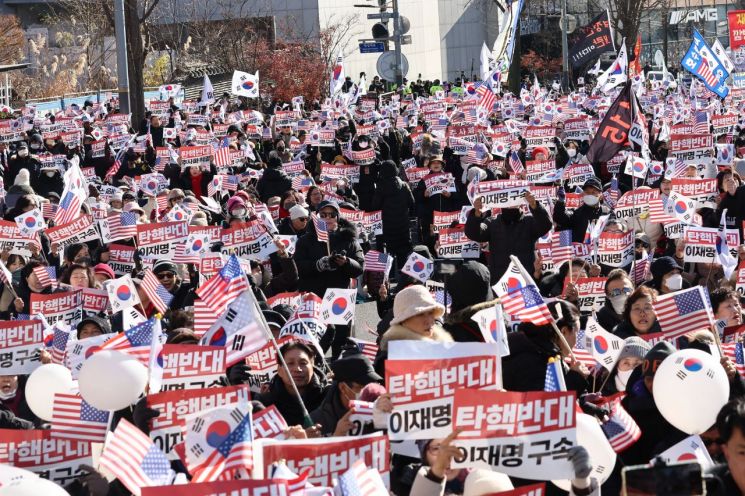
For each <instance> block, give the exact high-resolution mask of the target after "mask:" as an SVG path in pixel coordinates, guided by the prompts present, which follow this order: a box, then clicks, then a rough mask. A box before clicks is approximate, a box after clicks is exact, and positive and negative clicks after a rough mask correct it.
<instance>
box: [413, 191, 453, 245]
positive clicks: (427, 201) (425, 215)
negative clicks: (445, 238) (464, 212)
mask: <svg viewBox="0 0 745 496" xmlns="http://www.w3.org/2000/svg"><path fill="white" fill-rule="evenodd" d="M456 182H457V179H456ZM426 191H427V186H426V185H425V183H424V179H420V180H419V182H418V183H417V185H416V189H415V190H414V196H415V198H416V204H417V217H419V222H420V225H421V226H422V229H423V230H424V232H425V233H428V232H429V226H430V225H432V223H433V222H434V215H435V214H434V213H435V211H437V212H453V211H455V210H458V209H459V208H460V207H459V205H458V203H459V202H458V199H457V197H456V194H455V193H450V196H448V197H446V196H445V195H443V194H442V193H439V194H436V195H430V196H428V197H427V196H424V193H425V192H426Z"/></svg>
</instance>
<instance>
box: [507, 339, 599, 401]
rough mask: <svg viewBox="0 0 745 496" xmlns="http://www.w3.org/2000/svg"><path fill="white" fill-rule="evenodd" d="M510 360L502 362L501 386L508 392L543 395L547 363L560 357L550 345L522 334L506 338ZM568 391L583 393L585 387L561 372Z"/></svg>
mask: <svg viewBox="0 0 745 496" xmlns="http://www.w3.org/2000/svg"><path fill="white" fill-rule="evenodd" d="M507 344H508V345H509V348H510V354H509V356H506V357H503V358H502V382H503V384H504V388H505V389H506V390H507V391H543V387H544V384H545V380H546V365H548V359H549V358H552V357H556V356H557V355H559V353H560V352H559V349H558V348H557V347H556V345H555V344H554V343H553V342H552V341H548V340H544V339H542V338H541V337H539V336H534V335H533V334H532V333H530V334H526V333H525V332H523V331H518V332H510V333H508V334H507ZM564 380H565V382H566V386H567V391H576V392H577V393H578V395H579V394H580V393H582V392H584V391H585V390H586V389H587V387H588V383H587V380H585V378H584V377H582V375H581V374H579V373H577V372H575V371H573V370H569V369H567V368H566V367H565V368H564Z"/></svg>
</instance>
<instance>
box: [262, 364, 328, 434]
mask: <svg viewBox="0 0 745 496" xmlns="http://www.w3.org/2000/svg"><path fill="white" fill-rule="evenodd" d="M319 377H323V373H322V372H321V371H320V370H318V369H315V370H314V372H313V378H312V379H311V382H310V384H308V386H306V388H305V391H303V392H302V393H300V397H301V398H302V400H303V403H304V404H305V409H306V410H307V411H308V412H312V411H313V410H315V409H316V408H318V407H319V406H320V405H321V403H322V402H323V400H324V398H325V396H326V392H327V391H328V388H329V386H328V385H327V384H326V383H325V382H322V381H321V380H320V379H319ZM255 399H257V400H259V401H260V402H261V403H263V404H264V406H271V405H275V406H276V407H277V410H279V413H281V414H282V416H283V417H284V419H285V420H286V421H287V425H303V420H304V419H303V409H302V408H301V407H300V404H299V403H298V402H297V397H296V396H295V395H294V394H290V393H289V392H287V389H286V388H285V384H284V382H282V379H281V378H280V377H279V376H278V375H275V376H274V377H273V378H272V380H271V381H270V382H269V390H268V391H267V392H265V393H261V394H259V395H258V396H257V397H256V398H255Z"/></svg>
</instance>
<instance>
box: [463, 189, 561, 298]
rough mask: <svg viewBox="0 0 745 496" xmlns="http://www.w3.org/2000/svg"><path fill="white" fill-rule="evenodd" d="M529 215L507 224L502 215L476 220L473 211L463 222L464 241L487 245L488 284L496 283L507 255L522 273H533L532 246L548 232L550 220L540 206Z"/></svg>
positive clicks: (507, 264) (533, 258) (506, 262)
mask: <svg viewBox="0 0 745 496" xmlns="http://www.w3.org/2000/svg"><path fill="white" fill-rule="evenodd" d="M530 211H531V213H532V214H533V215H532V216H525V215H522V214H521V215H520V217H519V218H518V219H517V220H515V221H514V222H507V221H505V220H504V219H503V218H502V215H498V216H497V217H487V218H484V217H476V216H475V215H474V214H473V210H471V212H469V214H468V219H467V220H466V226H465V234H466V236H467V237H468V239H471V240H473V241H478V242H480V243H483V242H486V241H488V242H489V272H490V274H491V283H492V284H494V283H496V282H497V281H498V280H499V278H500V277H502V275H503V274H504V273H505V271H506V270H507V267H508V266H509V264H510V255H515V256H517V258H518V259H519V260H520V263H522V265H523V267H525V269H526V270H528V271H531V270H533V264H534V263H535V243H536V241H538V239H539V238H540V237H541V236H543V235H545V234H546V233H547V232H548V231H549V230H550V229H551V225H552V224H551V218H550V217H549V216H548V212H547V211H546V209H545V208H543V206H542V205H541V204H540V203H536V207H535V208H534V209H530Z"/></svg>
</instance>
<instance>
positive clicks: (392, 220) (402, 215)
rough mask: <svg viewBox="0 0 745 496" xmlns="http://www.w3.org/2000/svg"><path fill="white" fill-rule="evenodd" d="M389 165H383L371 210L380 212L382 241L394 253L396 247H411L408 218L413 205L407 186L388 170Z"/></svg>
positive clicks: (412, 197)
mask: <svg viewBox="0 0 745 496" xmlns="http://www.w3.org/2000/svg"><path fill="white" fill-rule="evenodd" d="M389 165H392V164H391V163H390V162H385V163H383V166H382V169H381V177H380V179H378V183H377V188H376V190H375V195H374V197H373V202H372V209H373V210H381V211H382V212H381V214H382V218H383V241H384V242H385V244H386V246H387V247H388V250H389V251H393V252H395V251H397V250H396V248H397V247H408V248H410V247H411V234H410V231H409V217H410V216H411V214H412V213H413V211H414V208H415V205H414V195H412V194H411V190H410V189H409V185H408V184H406V183H405V182H403V181H402V180H401V179H399V178H398V177H397V176H396V175H395V170H393V171H390V170H388V169H387V168H386V166H389ZM394 169H395V168H394ZM391 172H392V173H391Z"/></svg>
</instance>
